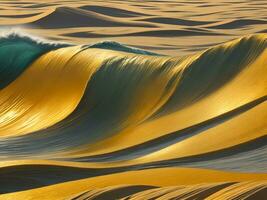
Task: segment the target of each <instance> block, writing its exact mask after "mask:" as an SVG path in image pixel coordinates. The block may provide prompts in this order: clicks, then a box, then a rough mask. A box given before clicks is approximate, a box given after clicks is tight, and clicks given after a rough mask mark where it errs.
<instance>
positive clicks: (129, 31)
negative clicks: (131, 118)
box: [0, 0, 267, 55]
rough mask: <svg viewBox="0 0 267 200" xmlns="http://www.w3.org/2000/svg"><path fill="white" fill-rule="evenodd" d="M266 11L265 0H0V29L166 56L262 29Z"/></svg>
mask: <svg viewBox="0 0 267 200" xmlns="http://www.w3.org/2000/svg"><path fill="white" fill-rule="evenodd" d="M266 13H267V4H266V0H236V1H233V0H201V1H196V0H184V1H183V0H145V1H139V0H131V1H123V0H114V1H113V0H108V1H107V0H103V1H101V0H94V1H87V0H84V1H83V0H79V1H76V0H73V1H71V0H58V1H52V0H45V1H42V0H38V1H31V0H16V1H9V0H1V1H0V17H1V20H0V25H1V26H2V28H3V29H12V28H10V27H13V26H17V27H21V29H23V30H24V31H26V32H28V33H31V34H35V35H38V36H42V37H45V38H49V39H55V40H60V41H67V42H74V43H80V44H85V43H95V42H96V41H99V40H116V41H118V42H121V43H124V44H128V45H132V46H136V47H140V48H144V49H147V50H152V51H156V52H159V53H162V54H167V55H182V54H188V53H190V52H196V51H199V50H202V49H205V48H207V47H209V46H213V45H215V44H218V43H222V42H225V41H227V40H229V39H232V38H237V37H239V36H243V35H246V34H251V33H266V31H267V14H266ZM13 28H14V27H13Z"/></svg>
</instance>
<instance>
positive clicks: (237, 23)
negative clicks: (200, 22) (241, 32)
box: [207, 19, 267, 29]
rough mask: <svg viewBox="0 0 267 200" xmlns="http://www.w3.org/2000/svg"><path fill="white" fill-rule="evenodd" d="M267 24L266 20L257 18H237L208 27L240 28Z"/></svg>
mask: <svg viewBox="0 0 267 200" xmlns="http://www.w3.org/2000/svg"><path fill="white" fill-rule="evenodd" d="M257 24H267V21H265V20H255V19H237V20H233V21H231V22H225V23H219V24H218V25H213V26H208V27H207V28H214V29H240V28H243V27H246V26H250V25H257Z"/></svg>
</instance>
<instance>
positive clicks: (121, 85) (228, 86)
mask: <svg viewBox="0 0 267 200" xmlns="http://www.w3.org/2000/svg"><path fill="white" fill-rule="evenodd" d="M15 44H16V45H15ZM266 47H267V36H266V35H265V34H258V35H250V36H246V37H242V38H239V39H236V40H232V41H229V42H226V43H223V44H221V45H217V46H215V47H213V48H209V49H207V50H205V51H200V52H198V53H196V54H193V55H190V56H181V57H171V56H163V55H158V54H155V53H153V52H149V51H145V50H142V49H137V48H132V47H129V46H124V45H122V44H120V43H115V42H100V43H97V44H94V45H69V44H54V43H47V42H41V41H38V40H37V39H33V38H30V37H28V36H20V35H16V34H11V35H7V36H5V37H3V38H1V40H0V56H2V65H1V71H2V73H1V75H0V79H1V80H3V81H2V85H1V87H2V88H1V90H0V96H1V98H0V99H1V100H0V101H1V104H0V105H1V106H0V157H1V160H2V162H1V168H0V184H1V185H5V187H2V188H0V192H1V193H2V194H3V195H2V196H3V197H2V196H0V199H1V198H2V199H5V198H6V199H7V198H11V199H12V198H13V197H14V196H16V198H18V199H25V198H26V197H27V196H32V197H33V198H42V199H60V198H68V199H108V198H109V197H110V196H112V197H114V198H120V199H151V198H159V199H160V198H161V199H172V198H199V199H201V198H210V199H216V198H217V199H218V198H222V199H225V198H226V199H227V198H228V199H233V198H243V197H246V198H252V199H253V198H254V199H260V198H261V197H262V196H263V195H266V187H267V184H266V181H267V177H266V174H265V173H266V165H267V162H266V151H267V146H266V126H265V119H266V108H267V107H266V100H267V96H266V82H267V79H266V76H265V73H266V65H267V61H266V55H267V53H266V52H267V50H266ZM10 52H12V53H10ZM14 58H16V59H14ZM15 61H16V62H15ZM233 91H234V92H233ZM47 116H49V117H47ZM255 116H257V117H256V118H255ZM244 124H250V126H244ZM207 141H208V142H207ZM161 176H164V177H161ZM153 177H158V178H156V179H155V178H153ZM160 177H161V178H160ZM196 177H197V178H196ZM82 179H83V180H82ZM70 188H71V189H70ZM52 191H57V192H52ZM17 192H19V193H17ZM51 192H52V193H51ZM46 193H51V196H46V197H45V196H43V195H44V194H46Z"/></svg>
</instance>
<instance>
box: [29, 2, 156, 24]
mask: <svg viewBox="0 0 267 200" xmlns="http://www.w3.org/2000/svg"><path fill="white" fill-rule="evenodd" d="M28 25H29V26H32V27H38V28H48V29H56V28H71V27H87V26H90V27H116V26H117V27H124V26H125V27H154V26H153V25H151V24H145V23H138V22H135V23H134V22H123V21H120V20H116V19H112V18H109V17H107V16H103V15H100V14H96V13H95V12H91V11H84V10H82V9H78V8H69V7H58V8H56V9H55V10H54V11H52V12H51V13H49V14H48V15H46V16H44V17H42V18H40V19H38V20H37V21H34V22H31V23H28Z"/></svg>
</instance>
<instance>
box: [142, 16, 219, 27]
mask: <svg viewBox="0 0 267 200" xmlns="http://www.w3.org/2000/svg"><path fill="white" fill-rule="evenodd" d="M140 21H146V22H154V23H161V24H173V25H183V26H198V25H205V24H210V23H214V21H206V22H205V21H195V20H184V19H176V18H168V17H152V18H146V19H142V20H140Z"/></svg>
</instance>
